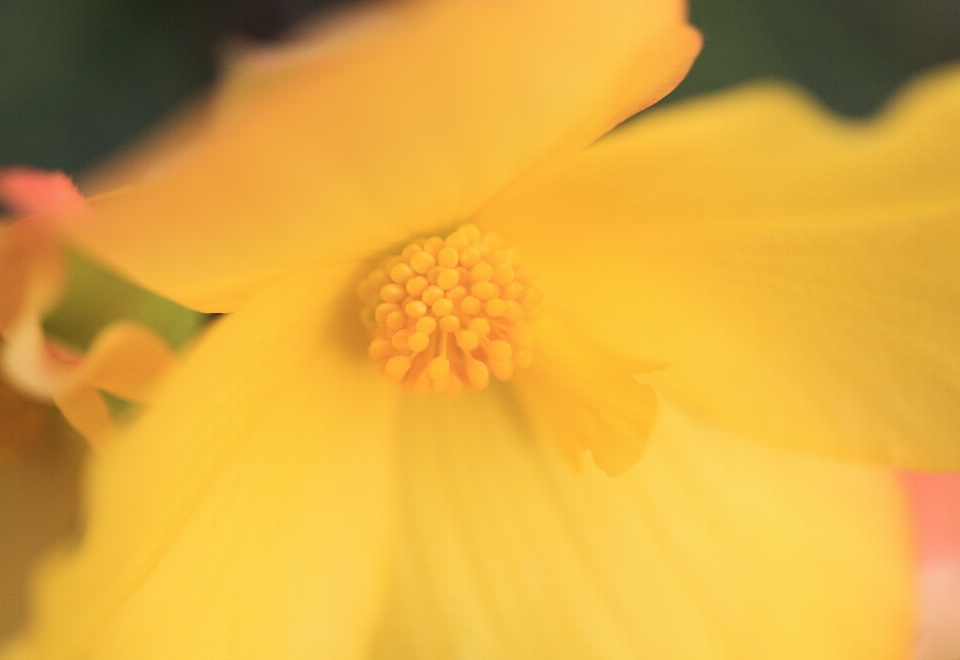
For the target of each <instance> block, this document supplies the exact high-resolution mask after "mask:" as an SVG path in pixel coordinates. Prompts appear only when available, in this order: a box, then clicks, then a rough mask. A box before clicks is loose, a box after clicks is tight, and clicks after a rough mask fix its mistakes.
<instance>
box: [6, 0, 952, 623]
mask: <svg viewBox="0 0 960 660" xmlns="http://www.w3.org/2000/svg"><path fill="white" fill-rule="evenodd" d="M354 4H358V3H357V2H356V1H345V0H0V166H2V165H11V164H26V165H32V166H35V167H40V168H45V169H59V170H63V171H66V172H67V173H69V174H71V175H74V176H77V175H80V174H81V173H82V172H83V171H84V170H85V169H86V168H89V167H91V166H92V165H94V164H95V163H97V162H98V161H99V160H100V159H102V158H104V157H105V156H106V155H108V154H110V153H111V152H113V151H115V150H116V149H117V148H119V147H120V146H122V145H124V144H126V143H128V142H129V141H130V140H132V139H133V138H135V137H136V136H138V135H139V134H141V133H142V132H143V131H145V130H146V129H147V128H149V127H150V126H152V125H153V124H155V123H156V122H157V121H158V120H160V119H162V118H163V117H164V116H166V115H167V114H169V113H170V112H171V111H173V110H174V109H176V108H177V107H178V106H179V105H180V104H181V103H183V102H184V101H185V100H187V99H189V98H191V97H192V96H193V95H195V94H196V93H198V92H199V91H201V90H203V89H204V88H205V87H206V86H208V85H209V84H210V83H211V81H212V80H213V79H214V77H215V75H216V72H217V68H218V62H219V61H220V59H221V55H222V53H223V52H224V48H225V46H226V45H227V44H230V43H233V42H236V41H237V40H245V41H252V42H257V41H261V42H262V41H269V40H273V39H278V38H281V37H282V36H283V35H284V34H285V33H286V32H288V31H289V30H290V29H291V28H292V27H293V26H295V25H296V24H297V22H298V21H300V20H302V19H304V18H306V17H311V16H313V15H315V14H317V13H318V12H336V11H342V10H344V9H345V8H348V7H349V6H350V5H354ZM691 14H692V21H693V23H694V24H695V25H697V26H698V27H699V28H700V29H701V31H702V32H703V34H704V36H705V45H704V49H703V53H702V55H701V56H700V58H699V60H698V61H697V63H696V65H695V66H694V68H693V70H692V72H691V73H690V76H689V77H688V78H687V79H686V80H685V81H684V82H683V84H682V85H681V86H680V88H679V89H678V90H677V91H675V92H674V93H673V94H672V95H671V96H670V97H668V99H667V100H666V101H665V102H662V104H661V105H660V106H657V108H660V107H665V106H667V105H669V104H672V103H677V102H681V101H683V100H684V99H689V98H691V97H695V96H697V95H701V94H707V93H711V92H714V91H717V90H719V89H722V88H724V87H729V86H732V85H736V84H738V83H741V82H744V81H747V80H752V79H757V78H771V77H776V78H783V79H789V80H792V81H794V82H795V83H796V84H799V85H801V86H803V87H806V88H807V89H809V90H810V91H811V92H812V93H813V94H815V95H816V96H817V97H819V98H820V99H821V101H822V102H823V103H824V104H825V105H827V106H829V107H830V108H832V109H833V110H834V111H835V112H837V113H839V114H843V115H846V116H854V117H866V116H869V115H870V114H871V113H873V112H875V111H876V110H877V109H878V108H880V107H882V105H883V103H884V101H885V100H886V99H888V98H889V96H890V95H891V94H892V93H894V92H895V91H896V90H897V88H898V87H899V86H900V85H902V84H903V83H904V82H905V81H906V80H907V79H908V78H909V77H910V76H912V75H914V74H916V73H918V72H921V71H923V70H925V69H928V68H931V67H935V66H937V65H939V64H942V63H944V62H947V61H950V60H957V59H960V0H692V7H691ZM653 111H654V112H656V111H658V110H657V109H656V108H655V109H654V110H653ZM71 265H72V267H73V269H74V272H73V278H74V281H75V285H74V288H73V290H72V291H71V292H68V295H67V298H66V303H65V305H64V308H63V309H61V310H60V311H59V312H58V313H57V314H58V316H57V317H56V318H54V319H52V320H51V325H53V326H57V325H59V326H60V329H61V330H62V331H63V332H62V333H61V334H64V333H66V334H69V333H73V335H72V336H71V337H70V338H71V339H73V340H74V341H75V342H76V343H78V344H80V345H82V344H84V343H86V341H88V340H89V338H90V337H92V334H93V332H94V331H95V329H96V328H98V327H99V326H100V325H102V323H103V321H104V319H109V318H114V317H117V316H125V317H130V318H138V319H140V320H145V321H147V322H149V323H151V325H153V326H154V327H158V328H159V329H160V330H161V332H162V333H163V334H165V335H166V336H167V338H168V339H169V340H170V341H171V342H172V343H173V344H175V345H176V344H181V343H182V342H183V341H185V340H186V339H187V338H188V337H189V336H190V334H192V332H193V331H195V330H196V328H197V327H199V325H200V324H202V323H203V321H204V319H203V318H201V317H198V316H197V315H194V314H192V313H190V312H186V311H185V310H182V309H179V308H176V307H175V306H172V305H170V304H169V303H165V302H164V301H160V300H158V299H155V298H153V297H152V296H149V295H148V294H145V293H144V292H142V291H140V290H138V289H136V288H135V287H132V286H130V285H126V284H122V283H119V282H117V281H115V280H113V279H111V278H110V276H109V275H108V274H105V273H103V272H100V271H98V269H97V268H96V267H94V266H93V265H91V264H88V263H85V262H83V261H82V260H78V259H77V258H76V257H75V258H74V259H73V262H72V264H71ZM0 285H2V283H0ZM90 291H96V292H97V300H98V304H101V303H102V305H104V306H105V309H100V310H95V311H94V312H91V311H90V310H89V305H86V304H85V302H86V301H88V300H89V299H90V296H89V295H85V294H88V292H90ZM24 405H29V404H25V403H24V402H23V401H22V400H20V399H18V398H16V397H15V396H12V395H11V394H10V393H9V392H8V391H6V390H5V389H3V387H2V386H0V640H2V639H3V638H4V637H7V636H9V635H11V634H12V633H13V632H14V631H15V630H16V629H17V628H18V627H19V626H20V625H22V622H23V620H24V612H25V594H26V590H25V576H26V575H27V573H28V569H29V566H30V565H31V563H32V562H33V561H34V558H35V557H36V556H37V555H38V554H39V553H40V552H41V551H42V550H43V549H44V548H46V547H49V546H50V545H51V544H52V543H54V542H57V541H63V540H64V539H67V540H69V539H70V538H71V537H75V536H76V533H77V530H78V529H79V528H80V526H81V523H82V521H81V515H80V513H79V511H81V510H82V507H80V506H79V505H78V495H77V493H78V491H79V487H78V473H79V467H80V465H81V464H82V460H83V456H84V451H85V450H84V448H83V445H82V443H81V442H80V441H79V440H78V439H77V438H75V437H74V436H73V435H72V434H71V433H70V432H69V431H68V430H67V429H65V427H64V425H63V423H62V421H60V420H59V419H58V416H57V415H56V413H55V412H53V411H52V410H51V409H46V408H44V407H36V408H35V409H31V410H30V414H29V415H28V416H27V417H29V418H30V419H31V420H33V421H32V422H31V423H35V424H37V425H39V426H37V427H36V428H40V429H43V432H42V433H37V434H35V435H36V437H37V438H39V439H38V440H37V441H36V442H34V443H33V444H32V445H30V446H28V447H20V448H17V449H16V451H14V452H12V453H11V452H8V453H7V454H6V455H5V454H4V451H3V450H4V441H5V440H4V437H3V436H4V433H5V430H4V428H3V424H4V420H5V419H8V412H9V411H10V410H11V409H12V408H11V407H17V406H21V407H22V406H24ZM21 418H23V415H21ZM6 433H7V434H8V435H10V434H11V433H12V431H11V429H9V428H7V429H6ZM21 435H22V434H21Z"/></svg>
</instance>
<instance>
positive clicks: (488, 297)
mask: <svg viewBox="0 0 960 660" xmlns="http://www.w3.org/2000/svg"><path fill="white" fill-rule="evenodd" d="M358 291H359V294H360V298H361V300H362V301H363V303H364V305H365V309H364V314H363V318H364V319H365V320H366V322H367V326H368V330H369V334H370V339H371V341H370V346H369V348H368V351H367V352H368V353H369V355H370V357H371V359H372V360H373V361H374V362H375V363H376V364H377V365H378V366H379V368H380V371H381V372H382V373H383V375H384V376H385V377H386V378H387V379H388V380H390V381H392V382H395V383H400V384H401V386H402V387H403V389H404V390H405V391H407V392H412V393H415V394H420V395H426V394H428V393H430V392H436V393H438V394H443V395H445V396H448V397H456V396H459V395H460V393H461V392H463V390H464V389H467V390H470V391H477V390H481V389H483V388H484V387H486V386H487V384H488V383H489V382H490V374H491V373H492V374H493V375H494V376H495V377H496V378H498V379H500V380H508V379H509V378H510V377H511V376H513V373H514V370H515V368H525V367H528V366H530V364H531V363H532V361H533V354H532V353H531V352H530V348H529V347H530V344H531V342H532V334H531V331H530V328H529V325H528V321H530V320H531V319H532V318H533V316H534V315H535V314H536V311H537V307H538V306H539V305H540V303H541V302H542V301H543V292H542V291H541V290H540V289H536V288H532V287H530V286H529V278H528V277H527V276H526V273H524V272H523V270H522V268H521V267H520V265H519V264H518V263H517V262H516V261H515V258H514V254H513V250H511V249H509V248H505V247H504V246H503V241H502V239H501V238H499V237H498V236H494V235H487V236H482V234H481V232H480V229H479V228H478V227H476V226H475V225H472V224H468V225H463V226H462V227H460V228H459V229H457V230H456V231H455V232H453V233H452V234H450V235H449V236H447V237H446V238H441V237H440V236H433V237H430V238H427V239H425V240H417V241H414V242H413V243H411V244H409V245H407V246H406V247H405V248H404V249H403V251H402V252H401V253H400V254H399V255H392V256H389V257H386V258H384V259H382V260H381V262H380V264H379V265H378V267H377V268H376V269H375V270H374V271H373V272H372V273H370V274H369V275H367V277H365V278H364V279H363V280H362V281H361V285H360V286H359V287H358Z"/></svg>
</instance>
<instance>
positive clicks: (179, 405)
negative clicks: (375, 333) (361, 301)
mask: <svg viewBox="0 0 960 660" xmlns="http://www.w3.org/2000/svg"><path fill="white" fill-rule="evenodd" d="M341 276H342V274H341V273H333V272H330V270H329V269H328V270H326V271H322V272H318V273H312V274H301V275H300V276H298V277H297V278H295V279H294V280H293V281H288V282H284V283H282V284H280V285H278V287H277V288H272V289H271V290H269V291H266V292H265V293H264V295H263V296H262V297H258V298H255V299H254V300H252V301H251V303H250V305H249V306H247V307H245V309H244V310H243V311H241V312H238V313H237V314H235V315H233V316H231V317H228V318H226V319H224V320H222V321H221V322H219V324H218V325H217V326H216V327H214V328H213V329H211V330H210V332H209V334H207V335H206V336H205V337H203V339H202V340H201V342H200V343H199V344H198V346H197V347H196V348H195V350H194V352H193V353H192V354H191V356H190V357H189V358H188V360H187V362H186V364H185V365H184V366H183V368H182V369H179V370H177V371H176V372H175V374H174V375H173V376H172V377H171V379H170V380H169V381H168V383H169V385H168V386H166V387H164V388H163V389H162V391H161V392H160V393H158V397H157V400H156V403H155V404H154V405H153V406H152V407H151V408H150V410H149V411H148V412H147V413H146V414H145V415H144V417H143V418H142V419H141V420H140V421H139V423H138V424H137V425H136V426H135V427H133V429H132V432H131V433H129V434H128V435H125V436H122V437H120V438H118V440H117V442H115V443H113V444H112V445H110V446H109V447H108V448H107V449H106V450H105V451H104V452H103V453H101V454H99V455H98V456H97V457H96V458H95V459H94V461H93V465H92V469H91V474H90V483H89V494H88V497H87V505H88V510H89V513H88V516H87V518H88V522H87V525H86V531H85V534H84V537H83V541H82V543H81V545H80V547H79V548H78V549H77V550H76V551H75V552H74V553H72V554H70V555H68V556H65V557H63V558H61V559H60V560H59V561H58V562H57V563H56V565H54V566H51V567H50V568H49V569H48V570H47V571H46V574H45V576H44V579H43V580H42V582H41V588H40V589H39V591H38V593H37V599H36V611H35V614H34V619H33V623H32V628H31V630H30V633H29V635H28V637H27V638H26V639H25V640H24V641H23V642H21V646H20V649H19V650H20V652H21V653H22V654H23V655H24V657H36V658H62V657H77V656H82V657H85V658H117V657H128V658H133V657H136V658H272V657H276V658H326V657H329V658H337V659H340V658H360V657H362V656H363V653H364V650H365V648H366V644H367V642H368V640H369V636H370V634H371V628H372V626H373V624H374V621H375V619H376V617H377V616H378V615H379V605H380V600H381V595H382V592H383V591H384V585H385V583H386V580H385V576H384V573H385V571H386V561H387V553H388V548H389V547H390V539H391V536H392V531H391V530H392V529H393V526H392V522H391V521H393V520H394V515H393V511H394V509H393V505H394V504H395V501H394V499H393V495H394V492H395V491H394V489H395V487H396V486H395V479H394V477H393V473H394V469H395V459H394V454H393V453H392V452H391V449H390V445H391V443H390V442H388V438H389V436H390V433H389V430H390V429H392V428H393V425H394V423H395V419H394V417H395V416H394V414H393V412H392V406H391V405H390V402H391V400H392V397H391V396H390V395H391V394H392V392H393V390H392V389H391V388H389V386H388V384H386V383H384V382H382V378H381V377H380V375H379V374H378V373H376V370H373V369H370V368H369V365H368V360H367V359H366V358H365V356H364V355H363V354H362V349H361V350H360V351H357V353H359V355H355V354H354V352H352V351H349V350H345V349H344V347H343V345H342V343H341V342H340V339H339V337H340V335H341V334H342V333H341V329H340V328H339V327H338V324H337V323H332V322H331V321H330V319H331V318H335V319H342V318H344V317H343V316H342V315H341V314H339V310H336V311H337V313H336V314H332V311H331V307H335V306H337V305H338V304H339V303H338V301H336V300H335V299H334V297H333V296H332V295H330V293H329V291H331V289H330V287H329V286H328V285H329V282H330V281H331V280H337V279H338V278H341V279H342V277H341Z"/></svg>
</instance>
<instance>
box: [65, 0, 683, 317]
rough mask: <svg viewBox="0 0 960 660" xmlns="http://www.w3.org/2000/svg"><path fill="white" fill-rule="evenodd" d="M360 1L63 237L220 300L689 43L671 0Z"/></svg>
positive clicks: (322, 252)
mask: <svg viewBox="0 0 960 660" xmlns="http://www.w3.org/2000/svg"><path fill="white" fill-rule="evenodd" d="M377 11H384V12H385V13H384V14H383V16H382V18H383V20H381V21H374V22H373V23H372V24H371V27H370V28H369V30H368V31H364V32H363V33H362V34H361V35H359V36H357V37H356V38H355V39H352V40H348V43H347V44H346V45H344V46H343V47H340V48H335V49H333V52H323V51H322V49H321V52H320V54H318V55H316V56H314V57H308V58H303V59H299V60H298V59H296V58H293V59H292V63H289V62H288V63H287V64H285V65H284V66H280V67H279V69H278V71H276V72H274V73H272V74H269V75H266V74H264V75H261V76H253V77H254V78H255V81H254V83H253V89H251V90H247V91H246V92H244V91H242V90H241V91H238V90H237V89H236V87H237V84H236V81H235V79H231V80H229V81H228V84H227V85H226V87H225V88H224V91H223V92H222V94H223V95H224V96H225V98H224V99H223V101H222V102H221V103H215V104H214V105H215V106H216V111H215V112H212V113H211V115H210V116H211V119H210V120H209V121H210V123H211V126H210V127H209V129H208V130H207V131H206V132H205V133H204V132H202V131H197V130H196V127H194V128H192V129H189V130H187V129H184V130H179V131H175V133H176V136H175V137H174V138H173V139H174V141H175V142H176V143H177V144H178V145H182V146H183V149H182V152H181V154H180V157H179V158H174V157H172V156H171V154H170V153H169V150H164V149H163V148H159V147H157V150H158V152H159V153H161V154H162V156H161V158H162V159H163V161H164V165H163V167H161V168H159V170H158V171H157V172H154V176H153V177H152V178H148V179H147V180H146V181H143V182H141V183H140V184H138V185H134V186H132V187H129V188H125V189H121V190H118V191H115V192H114V193H111V194H108V195H105V196H102V197H98V198H97V199H95V200H94V201H93V205H94V206H95V208H96V210H97V212H98V214H99V215H98V219H97V220H96V221H93V222H90V223H88V224H84V225H82V226H79V227H78V228H77V230H76V231H75V233H74V235H75V238H76V240H77V241H78V243H79V244H80V245H81V246H82V247H83V248H84V249H86V250H88V251H89V252H91V253H92V254H93V255H94V256H96V257H98V258H100V259H102V260H104V261H106V262H107V263H110V264H112V265H113V266H115V267H116V268H118V269H119V270H120V271H121V272H123V273H125V274H127V275H129V276H131V277H132V278H133V279H135V280H136V281H138V282H140V283H142V284H144V285H146V286H147V287H148V288H152V289H155V290H158V291H160V292H161V293H163V294H164V295H166V296H168V297H171V298H174V299H176V300H178V301H180V302H183V303H185V304H188V305H191V306H194V307H196V308H199V309H203V310H204V311H230V310H232V309H235V308H236V306H237V304H238V302H239V301H240V300H242V299H243V298H244V297H245V296H246V295H247V294H248V293H249V292H250V291H251V290H252V289H255V288H256V287H257V286H259V285H261V284H262V283H263V282H265V281H267V280H269V279H270V278H272V277H275V276H277V275H280V274H283V273H284V272H288V271H289V270H291V269H295V268H299V267H303V266H305V265H310V264H318V263H320V264H322V263H330V262H332V261H337V260H342V259H343V258H344V257H350V258H353V257H357V256H364V257H366V256H368V255H369V254H371V253H372V252H376V251H377V250H382V249H384V248H386V247H388V246H390V245H391V244H392V243H394V242H397V241H403V240H408V239H409V238H410V236H411V235H412V234H414V233H416V232H418V231H423V230H426V229H430V230H433V229H436V228H437V227H440V226H446V225H448V224H451V223H454V222H457V221H458V220H460V219H462V218H464V217H466V216H468V215H469V214H470V213H472V212H473V211H474V210H476V209H477V208H478V207H479V206H480V204H481V203H482V202H484V201H485V200H487V199H489V198H490V197H491V196H492V195H493V194H495V193H496V192H498V191H499V190H501V189H502V188H503V187H505V186H506V185H507V184H509V183H510V182H511V181H512V180H513V179H515V178H516V177H517V176H518V175H519V174H521V173H522V172H524V171H526V170H528V169H530V168H533V167H535V166H537V165H538V164H540V163H542V162H543V161H544V160H548V159H550V158H552V157H555V156H556V155H558V154H561V153H568V152H570V151H572V150H576V149H579V148H581V147H583V146H584V145H586V144H588V143H589V142H590V141H592V140H594V139H596V138H597V137H598V136H600V135H602V134H603V133H604V132H605V131H606V130H608V129H609V128H611V127H612V126H613V125H614V124H616V123H617V122H618V121H621V120H623V119H624V118H625V117H627V116H629V115H630V114H631V113H632V112H635V111H636V110H638V109H640V108H641V107H645V106H647V105H649V104H650V103H652V102H654V101H655V100H657V99H659V98H660V97H662V96H663V95H664V94H666V93H667V92H668V91H670V89H672V88H673V86H675V85H676V83H677V82H679V80H680V79H681V78H682V77H683V75H684V74H685V73H686V71H687V69H688V67H689V65H690V63H691V62H692V60H693V57H694V56H695V55H696V53H697V52H698V50H699V47H700V37H699V33H697V32H696V31H695V30H693V28H691V27H690V26H689V25H688V24H687V23H686V16H685V5H684V3H683V2H680V1H679V0H642V1H637V0H629V1H628V0H596V1H594V2H589V3H584V2H581V1H580V0H563V1H562V2H558V1H555V0H554V1H551V2H545V1H543V0H522V1H519V2H509V3H495V4H491V3H489V2H487V1H486V0H464V1H462V2H419V3H407V4H404V5H391V6H389V7H387V9H385V10H379V9H378V10H377ZM240 77H241V79H242V78H243V76H240ZM248 78H249V77H248ZM263 78H266V80H264V79H263ZM241 82H242V80H241ZM240 86H241V87H242V86H243V85H242V84H241V85H240ZM224 106H226V107H224ZM186 124H189V122H186ZM182 127H183V124H181V128H182ZM197 133H202V134H203V135H204V137H203V139H199V140H195V141H191V139H190V138H189V137H185V136H191V135H196V134H197ZM137 167H138V168H140V169H143V168H142V165H140V166H137Z"/></svg>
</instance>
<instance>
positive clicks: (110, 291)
mask: <svg viewBox="0 0 960 660" xmlns="http://www.w3.org/2000/svg"><path fill="white" fill-rule="evenodd" d="M67 258H68V264H69V269H70V270H69V277H68V279H67V281H68V284H67V288H66V290H65V291H64V295H63V298H62V300H61V302H60V304H59V305H58V306H57V308H56V309H55V310H54V311H53V312H52V313H51V314H50V315H49V316H48V317H47V318H46V319H45V321H44V327H45V329H46V330H47V332H48V333H49V334H50V335H52V336H54V337H57V338H59V339H63V340H65V341H67V342H68V343H70V344H71V345H73V346H75V347H76V348H79V349H86V348H87V347H88V346H89V345H90V342H91V341H92V340H93V338H94V336H96V334H97V332H99V331H100V330H101V329H102V328H103V327H104V326H105V325H107V324H108V323H110V322H111V321H116V320H120V319H123V320H128V321H138V322H140V323H143V324H144V325H146V326H149V327H150V328H153V329H154V330H155V331H157V332H158V333H159V334H160V335H161V336H162V337H163V338H164V339H166V340H167V342H168V343H169V344H170V345H171V346H173V347H174V348H179V347H181V346H183V345H184V344H185V343H186V342H187V341H189V339H190V338H191V337H193V335H194V334H195V333H196V331H197V330H199V329H200V327H202V326H203V325H204V324H205V323H206V322H207V319H208V318H209V317H208V316H207V315H206V314H201V313H199V312H195V311H193V310H190V309H187V308H185V307H181V306H180V305H178V304H176V303H174V302H171V301H170V300H167V299H165V298H161V297H160V296H157V295H154V294H152V293H150V292H148V291H144V290H143V289H141V288H140V287H138V286H137V285H135V284H133V283H131V282H128V281H126V280H123V279H121V278H119V277H117V276H116V275H114V274H112V273H111V272H109V271H107V270H105V269H103V268H101V267H100V266H99V265H97V264H96V263H95V262H93V261H91V260H90V259H88V258H86V257H84V256H83V255H81V254H79V253H77V252H74V251H69V252H68V256H67Z"/></svg>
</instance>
